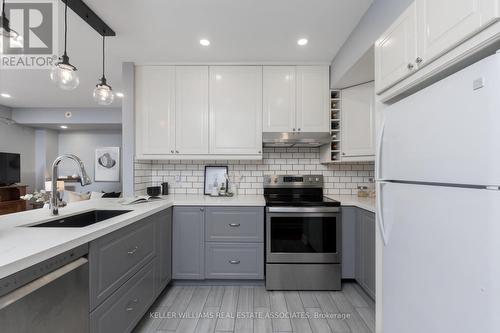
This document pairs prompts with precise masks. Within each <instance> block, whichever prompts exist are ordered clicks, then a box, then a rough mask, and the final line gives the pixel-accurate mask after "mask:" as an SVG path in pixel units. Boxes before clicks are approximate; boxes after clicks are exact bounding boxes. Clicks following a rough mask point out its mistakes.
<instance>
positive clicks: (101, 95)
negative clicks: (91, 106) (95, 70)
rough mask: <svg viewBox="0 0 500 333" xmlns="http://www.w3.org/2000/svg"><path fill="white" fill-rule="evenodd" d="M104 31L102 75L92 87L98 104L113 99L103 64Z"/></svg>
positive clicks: (104, 48) (104, 60) (108, 102)
mask: <svg viewBox="0 0 500 333" xmlns="http://www.w3.org/2000/svg"><path fill="white" fill-rule="evenodd" d="M105 32H106V31H103V34H102V77H101V79H100V80H99V82H98V83H97V85H96V86H95V89H94V94H93V97H94V101H96V103H97V104H99V105H109V104H111V103H113V101H114V100H115V93H114V92H113V89H112V88H111V86H110V85H109V84H108V83H107V82H106V76H105V75H104V73H105V65H106V52H105V51H106V44H105V41H106V34H105Z"/></svg>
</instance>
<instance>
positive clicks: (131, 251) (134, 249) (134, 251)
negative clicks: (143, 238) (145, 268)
mask: <svg viewBox="0 0 500 333" xmlns="http://www.w3.org/2000/svg"><path fill="white" fill-rule="evenodd" d="M137 250H139V246H135V247H134V248H133V249H132V250H130V251H128V252H127V254H128V255H131V256H132V255H134V254H135V253H136V252H137Z"/></svg>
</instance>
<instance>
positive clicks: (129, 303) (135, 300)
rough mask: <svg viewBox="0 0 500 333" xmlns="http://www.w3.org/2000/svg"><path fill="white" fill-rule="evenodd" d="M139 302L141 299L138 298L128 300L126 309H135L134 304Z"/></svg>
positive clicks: (128, 310)
mask: <svg viewBox="0 0 500 333" xmlns="http://www.w3.org/2000/svg"><path fill="white" fill-rule="evenodd" d="M138 302H139V300H138V299H137V298H136V299H134V300H132V301H130V302H128V303H127V306H126V307H125V311H127V312H130V311H134V307H133V306H132V305H133V304H137V303H138Z"/></svg>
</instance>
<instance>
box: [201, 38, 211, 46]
mask: <svg viewBox="0 0 500 333" xmlns="http://www.w3.org/2000/svg"><path fill="white" fill-rule="evenodd" d="M200 44H201V45H203V46H208V45H210V41H209V40H208V39H200Z"/></svg>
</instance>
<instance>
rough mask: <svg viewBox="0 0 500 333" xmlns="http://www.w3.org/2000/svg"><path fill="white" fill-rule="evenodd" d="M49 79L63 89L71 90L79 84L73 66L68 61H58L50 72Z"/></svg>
mask: <svg viewBox="0 0 500 333" xmlns="http://www.w3.org/2000/svg"><path fill="white" fill-rule="evenodd" d="M50 79H51V80H52V82H53V83H54V84H56V85H57V86H58V87H59V88H61V89H63V90H73V89H75V88H76V87H78V85H79V84H80V79H79V78H78V75H77V74H76V68H75V66H73V65H71V64H70V63H64V61H62V62H58V63H57V64H56V65H55V66H54V68H52V71H51V72H50Z"/></svg>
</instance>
